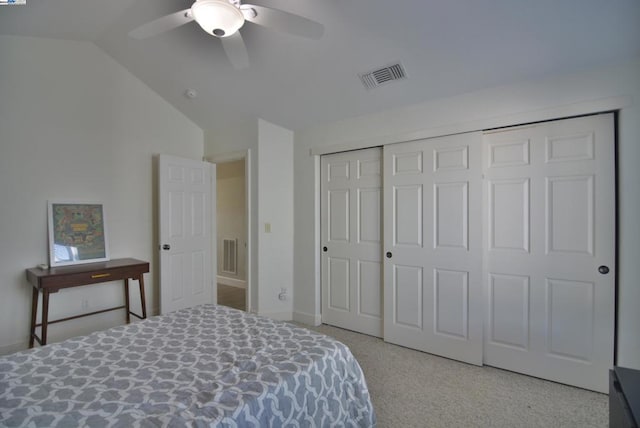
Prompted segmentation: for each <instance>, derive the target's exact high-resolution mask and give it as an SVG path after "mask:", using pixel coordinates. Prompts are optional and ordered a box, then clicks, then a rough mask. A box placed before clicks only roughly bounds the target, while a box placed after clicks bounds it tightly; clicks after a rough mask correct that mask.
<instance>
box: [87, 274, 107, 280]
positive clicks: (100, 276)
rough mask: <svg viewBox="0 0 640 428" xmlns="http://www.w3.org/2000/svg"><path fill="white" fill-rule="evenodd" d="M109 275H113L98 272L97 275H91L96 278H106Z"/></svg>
mask: <svg viewBox="0 0 640 428" xmlns="http://www.w3.org/2000/svg"><path fill="white" fill-rule="evenodd" d="M107 276H111V274H110V273H97V274H95V275H91V278H92V279H96V278H106V277H107Z"/></svg>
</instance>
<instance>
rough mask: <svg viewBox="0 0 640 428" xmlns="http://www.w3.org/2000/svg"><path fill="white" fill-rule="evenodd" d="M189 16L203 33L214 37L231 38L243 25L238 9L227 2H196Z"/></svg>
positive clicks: (215, 0)
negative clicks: (191, 16)
mask: <svg viewBox="0 0 640 428" xmlns="http://www.w3.org/2000/svg"><path fill="white" fill-rule="evenodd" d="M191 14H192V15H193V19H195V20H196V22H197V23H198V24H199V25H200V27H202V29H203V30H204V31H206V32H207V33H209V34H211V35H212V36H216V37H228V36H231V35H232V34H234V33H235V32H236V31H238V30H239V29H240V27H242V25H243V24H244V15H243V14H242V12H241V11H240V9H239V8H238V7H236V6H235V5H234V4H232V3H230V2H229V1H228V0H197V1H196V2H195V3H194V4H193V5H192V6H191Z"/></svg>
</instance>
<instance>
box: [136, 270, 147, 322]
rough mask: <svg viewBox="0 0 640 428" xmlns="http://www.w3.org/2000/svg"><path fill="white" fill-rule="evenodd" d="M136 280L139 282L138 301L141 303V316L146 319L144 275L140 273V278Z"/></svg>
mask: <svg viewBox="0 0 640 428" xmlns="http://www.w3.org/2000/svg"><path fill="white" fill-rule="evenodd" d="M138 282H139V283H140V301H141V303H142V318H143V319H146V318H147V303H146V299H145V297H144V276H143V275H140V278H138Z"/></svg>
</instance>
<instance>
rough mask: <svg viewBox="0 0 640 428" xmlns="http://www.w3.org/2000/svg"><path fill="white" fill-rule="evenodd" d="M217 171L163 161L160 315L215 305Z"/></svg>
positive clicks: (186, 162) (179, 161)
mask: <svg viewBox="0 0 640 428" xmlns="http://www.w3.org/2000/svg"><path fill="white" fill-rule="evenodd" d="M215 177H216V175H215V165H214V164H211V163H208V162H201V161H195V160H191V159H182V158H177V157H173V156H165V155H160V165H159V190H160V194H159V205H160V312H161V313H163V314H164V313H167V312H171V311H175V310H177V309H182V308H187V307H191V306H196V305H198V304H202V303H215V296H216V294H215V291H216V286H215V281H213V280H212V278H213V277H212V272H216V257H215V254H214V252H215V248H214V247H213V245H212V242H215V236H213V235H214V233H213V232H214V231H215V228H214V226H213V225H214V224H215V218H214V214H213V213H215V209H214V208H213V204H215V200H216V199H215V194H214V192H215V183H214V181H215Z"/></svg>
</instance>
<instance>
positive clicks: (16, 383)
mask: <svg viewBox="0 0 640 428" xmlns="http://www.w3.org/2000/svg"><path fill="white" fill-rule="evenodd" d="M375 424H376V417H375V413H374V410H373V406H372V404H371V400H370V396H369V391H368V389H367V385H366V382H365V379H364V376H363V373H362V370H361V368H360V366H359V365H358V362H357V361H356V360H355V358H354V357H353V355H352V354H351V351H350V350H349V348H348V347H346V346H345V345H344V344H342V343H340V342H338V341H336V340H334V339H332V338H329V337H327V336H324V335H322V334H319V333H315V332H312V331H309V330H307V329H304V328H301V327H297V326H294V325H292V324H288V323H284V322H279V321H274V320H271V319H267V318H263V317H259V316H255V315H251V314H247V313H245V312H242V311H238V310H235V309H231V308H227V307H225V306H217V305H202V306H197V307H195V308H189V309H184V310H180V311H176V312H172V313H169V314H166V315H161V316H157V317H153V318H150V319H147V320H145V321H141V322H137V323H134V324H128V325H124V326H120V327H115V328H112V329H109V330H105V331H102V332H96V333H92V334H90V335H88V336H82V337H78V338H73V339H69V340H66V341H63V342H60V343H56V344H51V345H47V346H44V347H41V348H36V349H32V350H28V351H23V352H18V353H16V354H12V355H8V356H3V357H0V426H5V425H6V426H121V427H129V426H141V427H157V426H219V427H280V426H286V427H290V426H300V427H330V426H331V427H334V426H345V427H372V426H375Z"/></svg>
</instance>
